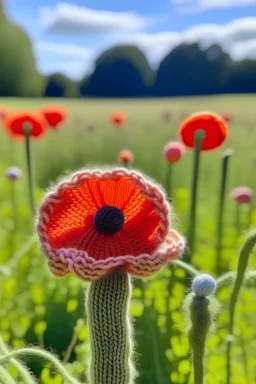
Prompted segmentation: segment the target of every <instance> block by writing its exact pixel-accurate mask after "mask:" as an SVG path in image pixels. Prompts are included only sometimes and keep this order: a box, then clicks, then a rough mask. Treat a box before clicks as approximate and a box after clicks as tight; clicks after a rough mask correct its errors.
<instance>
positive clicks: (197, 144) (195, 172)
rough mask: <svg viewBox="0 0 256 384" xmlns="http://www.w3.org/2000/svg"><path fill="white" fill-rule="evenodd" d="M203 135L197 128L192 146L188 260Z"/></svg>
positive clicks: (191, 253) (192, 234) (193, 242)
mask: <svg viewBox="0 0 256 384" xmlns="http://www.w3.org/2000/svg"><path fill="white" fill-rule="evenodd" d="M204 137H205V132H204V130H202V129H199V130H197V131H196V133H195V137H194V140H195V143H194V144H195V146H194V166H193V179H192V189H191V198H190V201H191V203H190V216H189V228H188V235H187V246H188V250H187V254H186V258H187V260H188V261H190V260H191V256H192V255H193V253H194V247H195V234H196V203H197V189H198V188H197V187H198V177H199V167H200V153H201V146H202V142H203V139H204Z"/></svg>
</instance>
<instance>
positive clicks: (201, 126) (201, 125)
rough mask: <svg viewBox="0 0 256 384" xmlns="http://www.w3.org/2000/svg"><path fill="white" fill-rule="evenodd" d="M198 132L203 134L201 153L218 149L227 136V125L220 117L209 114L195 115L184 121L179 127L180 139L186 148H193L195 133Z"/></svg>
mask: <svg viewBox="0 0 256 384" xmlns="http://www.w3.org/2000/svg"><path fill="white" fill-rule="evenodd" d="M198 130H203V131H204V133H205V137H204V139H203V141H202V145H201V148H200V150H201V151H209V150H212V149H215V148H218V147H220V146H221V145H222V143H223V142H224V141H225V140H226V138H227V135H228V128H227V125H226V123H225V122H224V120H222V118H221V117H220V116H218V115H216V114H215V113H211V112H201V113H195V114H193V115H191V116H190V117H188V118H187V119H186V120H184V121H183V122H182V123H181V126H180V137H181V140H182V141H183V143H184V144H185V145H186V146H187V147H189V148H194V145H195V133H196V132H197V131H198Z"/></svg>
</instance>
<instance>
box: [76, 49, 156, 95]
mask: <svg viewBox="0 0 256 384" xmlns="http://www.w3.org/2000/svg"><path fill="white" fill-rule="evenodd" d="M152 82H153V72H152V70H151V68H150V66H149V64H148V61H147V59H146V57H145V55H144V54H143V53H142V52H141V51H140V50H139V49H138V48H136V47H133V46H117V47H114V48H111V49H109V50H107V51H105V52H104V53H103V54H102V55H100V56H99V58H98V59H97V60H96V63H95V70H94V72H93V73H92V75H91V76H90V77H89V78H88V77H86V78H85V79H83V80H82V82H81V85H80V91H81V94H82V95H84V96H87V95H88V96H98V97H143V96H147V95H148V94H149V89H150V87H151V85H152Z"/></svg>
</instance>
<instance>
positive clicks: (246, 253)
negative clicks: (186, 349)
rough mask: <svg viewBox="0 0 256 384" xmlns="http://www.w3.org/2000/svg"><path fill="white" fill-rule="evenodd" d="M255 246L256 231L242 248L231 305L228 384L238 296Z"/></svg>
mask: <svg viewBox="0 0 256 384" xmlns="http://www.w3.org/2000/svg"><path fill="white" fill-rule="evenodd" d="M255 245H256V232H255V231H254V232H252V233H251V234H250V235H249V236H248V237H247V239H246V241H245V243H244V245H243V247H242V248H241V251H240V255H239V261H238V267H237V275H236V279H235V282H234V286H233V290H232V293H231V298H230V305H229V326H228V333H229V340H228V347H227V384H230V382H231V346H232V343H231V340H232V336H233V328H234V317H235V306H236V303H237V299H238V295H239V293H240V290H241V287H242V284H243V281H244V276H245V271H246V268H247V265H248V262H249V257H250V254H251V252H252V250H253V247H254V246H255Z"/></svg>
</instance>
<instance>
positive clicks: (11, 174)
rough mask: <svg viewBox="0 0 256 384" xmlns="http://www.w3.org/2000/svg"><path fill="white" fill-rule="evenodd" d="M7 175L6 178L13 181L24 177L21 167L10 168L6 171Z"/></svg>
mask: <svg viewBox="0 0 256 384" xmlns="http://www.w3.org/2000/svg"><path fill="white" fill-rule="evenodd" d="M5 175H6V178H7V179H9V180H11V181H15V180H19V179H20V178H21V177H22V170H21V169H20V168H19V167H15V166H13V167H9V168H8V169H7V170H6V173H5Z"/></svg>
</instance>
